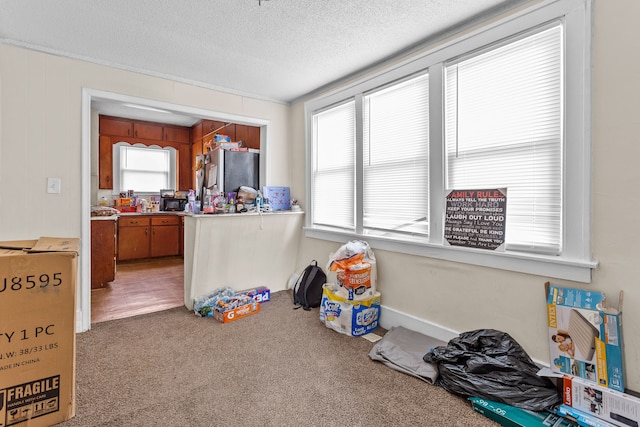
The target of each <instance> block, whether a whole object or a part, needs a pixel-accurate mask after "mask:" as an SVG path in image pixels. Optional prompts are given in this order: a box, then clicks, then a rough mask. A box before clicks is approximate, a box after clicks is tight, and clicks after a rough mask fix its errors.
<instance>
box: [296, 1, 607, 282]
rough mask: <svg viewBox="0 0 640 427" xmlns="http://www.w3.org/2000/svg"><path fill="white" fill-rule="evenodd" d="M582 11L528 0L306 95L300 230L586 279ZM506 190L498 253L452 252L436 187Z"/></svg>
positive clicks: (585, 38) (586, 41)
mask: <svg viewBox="0 0 640 427" xmlns="http://www.w3.org/2000/svg"><path fill="white" fill-rule="evenodd" d="M590 8H591V3H590V1H584V0H558V1H555V2H547V3H545V4H542V5H538V6H534V7H533V8H531V9H528V10H526V11H523V12H521V13H519V14H516V15H514V16H512V17H510V18H508V19H505V20H502V21H497V22H496V23H494V24H492V25H491V26H489V27H487V28H482V29H479V30H476V31H475V32H472V33H470V34H469V35H467V36H465V37H463V38H461V39H459V40H455V41H453V42H451V43H449V44H446V45H444V46H441V47H439V48H437V49H434V50H431V51H429V52H427V53H424V54H422V55H421V56H418V57H415V58H411V59H409V60H405V62H404V63H402V64H400V65H398V66H396V67H395V68H391V69H388V70H385V71H383V72H380V73H378V74H374V75H370V76H368V77H367V78H366V79H363V80H361V81H358V82H356V83H354V84H352V85H351V86H348V87H346V88H343V89H340V90H336V91H334V92H331V93H328V94H327V95H325V96H322V97H320V98H317V99H314V100H312V101H309V102H307V103H306V104H305V114H306V120H307V123H308V124H307V131H308V135H307V148H308V151H307V152H308V156H307V161H308V168H307V170H308V171H309V175H308V191H307V193H308V195H309V197H308V200H307V205H308V209H307V210H308V212H309V215H307V218H306V221H307V222H306V235H307V236H308V237H315V238H322V239H327V240H333V241H337V242H340V241H345V240H347V239H352V238H358V239H365V240H367V241H369V243H370V244H371V245H372V247H374V248H382V249H387V250H393V251H398V252H403V253H411V254H417V255H424V256H430V257H435V258H441V259H447V260H452V261H460V262H467V263H473V264H480V265H486V266H493V267H496V268H502V269H508V270H514V271H522V272H527V273H534V274H542V275H544V276H550V277H558V278H565V279H571V280H578V281H585V282H588V281H590V274H591V268H593V267H594V266H595V265H596V264H595V263H594V262H593V261H591V253H590V230H589V226H588V224H589V223H590V219H589V218H590V212H589V205H590V191H589V186H588V183H589V182H590V175H589V172H590V157H589V155H590V128H589V113H590V106H589V97H588V94H589V91H590V88H589V84H590V74H589V68H588V64H589V63H590V60H589V58H590V29H591V24H590V15H591V14H590ZM568 76H570V78H569V77H568ZM503 187H504V188H507V191H508V193H507V221H506V242H505V243H506V245H505V249H504V251H491V250H483V249H472V248H460V247H452V246H449V245H448V244H447V242H446V241H444V239H443V229H444V217H445V215H444V208H445V203H444V198H445V196H446V194H447V191H448V190H453V189H474V188H476V189H477V188H503ZM583 224H585V226H583Z"/></svg>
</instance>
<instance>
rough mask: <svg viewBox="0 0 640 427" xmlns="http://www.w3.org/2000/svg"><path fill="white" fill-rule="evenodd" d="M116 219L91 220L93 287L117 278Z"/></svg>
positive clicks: (98, 286)
mask: <svg viewBox="0 0 640 427" xmlns="http://www.w3.org/2000/svg"><path fill="white" fill-rule="evenodd" d="M116 224H117V221H116V219H95V220H92V221H91V288H92V289H93V288H100V287H102V286H104V285H105V284H106V283H109V282H112V281H114V280H115V278H116Z"/></svg>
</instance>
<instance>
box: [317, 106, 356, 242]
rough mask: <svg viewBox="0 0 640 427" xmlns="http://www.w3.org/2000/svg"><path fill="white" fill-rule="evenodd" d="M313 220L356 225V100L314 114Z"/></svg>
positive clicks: (329, 225) (345, 226)
mask: <svg viewBox="0 0 640 427" xmlns="http://www.w3.org/2000/svg"><path fill="white" fill-rule="evenodd" d="M313 146H314V150H315V154H314V160H315V162H314V165H313V181H312V182H313V184H312V185H313V188H312V194H313V223H314V225H319V226H328V227H337V228H343V229H349V230H351V229H353V228H354V227H355V213H354V207H355V102H354V101H350V102H347V103H344V104H342V105H339V106H335V107H332V108H330V109H328V110H325V111H322V112H320V113H318V114H315V115H314V144H313Z"/></svg>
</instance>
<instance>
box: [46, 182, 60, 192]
mask: <svg viewBox="0 0 640 427" xmlns="http://www.w3.org/2000/svg"><path fill="white" fill-rule="evenodd" d="M47 193H49V194H60V178H47Z"/></svg>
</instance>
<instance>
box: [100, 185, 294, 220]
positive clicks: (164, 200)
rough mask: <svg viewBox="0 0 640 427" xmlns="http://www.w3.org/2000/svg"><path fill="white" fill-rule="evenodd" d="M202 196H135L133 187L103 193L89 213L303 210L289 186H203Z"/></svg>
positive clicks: (185, 193) (178, 193) (172, 193)
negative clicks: (116, 194)
mask: <svg viewBox="0 0 640 427" xmlns="http://www.w3.org/2000/svg"><path fill="white" fill-rule="evenodd" d="M202 193H203V195H202V197H197V195H196V192H195V191H194V190H189V191H176V190H171V189H163V190H160V192H159V194H157V195H156V194H148V193H147V194H144V195H136V194H135V193H134V191H133V190H129V191H127V192H121V193H120V194H119V196H120V197H118V198H115V197H114V198H112V199H111V201H108V200H107V198H106V197H105V196H102V197H101V198H100V200H99V202H98V206H92V208H91V216H92V218H95V217H100V218H102V217H109V216H113V215H117V216H123V215H136V214H171V213H173V214H178V213H181V214H182V213H187V214H194V215H199V214H235V213H246V212H253V213H265V212H277V211H291V212H302V208H301V207H300V205H299V204H298V201H297V200H295V199H291V197H290V190H289V187H273V186H264V187H263V189H262V190H255V189H254V188H251V187H244V186H242V187H240V188H239V189H238V191H229V192H223V191H219V190H218V188H217V186H214V187H213V188H212V189H206V191H203V192H202Z"/></svg>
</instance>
